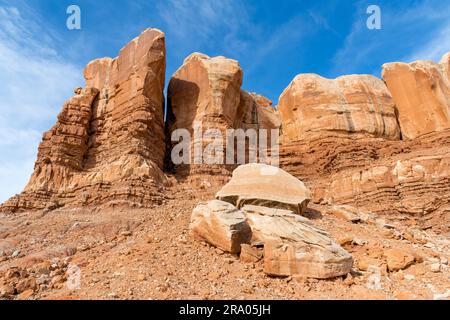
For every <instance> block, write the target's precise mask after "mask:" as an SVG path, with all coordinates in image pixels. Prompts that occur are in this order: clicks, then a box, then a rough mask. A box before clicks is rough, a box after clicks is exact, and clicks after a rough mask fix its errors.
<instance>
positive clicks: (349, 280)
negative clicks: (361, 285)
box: [344, 274, 355, 287]
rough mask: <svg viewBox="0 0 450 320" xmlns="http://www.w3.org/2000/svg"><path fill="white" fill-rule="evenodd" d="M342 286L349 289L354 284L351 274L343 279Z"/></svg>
mask: <svg viewBox="0 0 450 320" xmlns="http://www.w3.org/2000/svg"><path fill="white" fill-rule="evenodd" d="M344 284H345V285H346V286H349V287H351V286H352V285H353V284H355V280H354V279H353V277H352V275H351V274H348V275H347V277H346V278H345V279H344Z"/></svg>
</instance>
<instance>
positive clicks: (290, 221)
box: [242, 206, 353, 279]
mask: <svg viewBox="0 0 450 320" xmlns="http://www.w3.org/2000/svg"><path fill="white" fill-rule="evenodd" d="M242 211H243V212H244V213H245V214H246V216H247V221H248V224H249V225H250V227H251V229H252V232H253V238H252V241H261V242H263V243H264V272H265V273H266V274H269V275H272V276H291V275H299V276H303V277H305V278H316V279H328V278H334V277H338V276H343V275H346V274H348V273H349V272H350V271H351V268H352V266H353V258H352V256H351V255H350V254H349V253H348V252H347V251H345V250H344V249H343V248H342V247H341V246H339V245H338V244H337V243H335V242H334V241H333V240H332V239H331V238H330V237H329V235H328V234H327V233H326V232H325V231H323V230H321V229H319V228H317V227H315V226H314V225H313V224H312V222H311V221H310V220H308V219H306V218H304V217H302V216H298V215H295V214H294V213H293V212H291V211H287V210H280V209H270V208H265V207H258V206H245V207H244V208H243V209H242Z"/></svg>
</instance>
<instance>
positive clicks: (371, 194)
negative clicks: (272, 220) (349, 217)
mask: <svg viewBox="0 0 450 320" xmlns="http://www.w3.org/2000/svg"><path fill="white" fill-rule="evenodd" d="M440 153H441V154H437V152H436V151H435V152H434V155H422V156H418V157H412V158H408V159H405V160H403V159H399V158H397V159H395V158H394V159H391V160H390V161H383V162H382V163H379V165H373V166H371V167H369V168H367V169H366V170H345V171H342V172H340V173H338V174H336V175H334V176H332V178H331V180H332V182H331V184H330V185H329V187H328V188H327V189H328V200H329V201H330V202H331V203H344V204H353V205H357V206H358V207H361V208H367V209H368V210H371V211H373V212H376V213H380V214H387V213H390V214H394V213H408V214H414V215H415V216H416V217H420V216H422V215H427V214H428V213H431V212H434V213H442V214H443V217H442V218H443V220H442V221H446V220H447V221H448V213H446V212H448V210H449V206H448V203H449V202H450V199H449V194H450V189H449V188H450V179H449V177H450V172H449V168H450V162H449V161H450V158H449V153H448V152H447V151H446V149H445V148H442V149H441V150H440ZM444 224H445V223H444Z"/></svg>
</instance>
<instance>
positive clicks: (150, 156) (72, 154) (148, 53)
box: [2, 29, 166, 211]
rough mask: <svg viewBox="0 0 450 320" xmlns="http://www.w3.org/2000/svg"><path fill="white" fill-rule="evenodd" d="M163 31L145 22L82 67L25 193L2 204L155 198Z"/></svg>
mask: <svg viewBox="0 0 450 320" xmlns="http://www.w3.org/2000/svg"><path fill="white" fill-rule="evenodd" d="M165 64H166V62H165V38H164V34H163V33H162V32H161V31H159V30H156V29H147V30H145V31H144V32H143V33H142V34H141V35H140V36H139V37H137V38H135V39H134V40H132V41H131V42H130V43H129V44H127V45H126V46H125V47H124V48H123V49H122V50H121V51H120V54H119V56H118V57H117V58H115V59H110V58H104V59H99V60H95V61H93V62H91V63H89V65H88V66H87V67H86V69H85V71H84V76H85V79H86V87H85V88H84V89H79V90H77V94H76V96H74V97H73V98H71V99H69V100H68V101H67V102H66V103H65V104H64V107H63V109H62V111H61V113H60V114H59V116H58V121H57V123H56V124H55V126H54V127H53V128H52V129H51V130H50V131H48V132H46V133H45V134H44V136H43V139H42V142H41V144H40V146H39V153H38V159H37V161H36V165H35V169H34V172H33V175H32V177H31V179H30V181H29V183H28V185H27V186H26V188H25V190H24V192H23V193H22V194H20V195H18V196H16V197H14V198H12V199H10V200H9V201H8V202H6V203H5V204H4V205H3V206H2V210H8V211H17V210H29V209H44V208H54V207H60V206H64V205H89V204H95V205H99V204H104V203H109V204H117V203H125V204H128V205H136V206H147V205H151V204H154V203H158V202H159V201H160V200H161V199H162V194H161V191H162V187H163V186H164V183H165V181H166V178H165V176H164V174H163V172H162V168H163V161H164V156H165V143H164V94H163V90H164V81H165Z"/></svg>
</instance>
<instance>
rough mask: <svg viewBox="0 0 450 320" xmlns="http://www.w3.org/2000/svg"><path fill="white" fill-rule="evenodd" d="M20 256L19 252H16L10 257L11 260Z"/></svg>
mask: <svg viewBox="0 0 450 320" xmlns="http://www.w3.org/2000/svg"><path fill="white" fill-rule="evenodd" d="M19 254H20V250H16V251H14V252H13V254H12V255H11V257H12V258H17V257H18V256H19Z"/></svg>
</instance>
